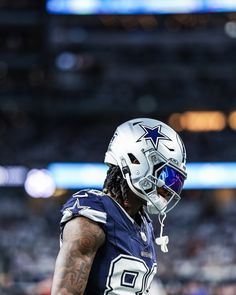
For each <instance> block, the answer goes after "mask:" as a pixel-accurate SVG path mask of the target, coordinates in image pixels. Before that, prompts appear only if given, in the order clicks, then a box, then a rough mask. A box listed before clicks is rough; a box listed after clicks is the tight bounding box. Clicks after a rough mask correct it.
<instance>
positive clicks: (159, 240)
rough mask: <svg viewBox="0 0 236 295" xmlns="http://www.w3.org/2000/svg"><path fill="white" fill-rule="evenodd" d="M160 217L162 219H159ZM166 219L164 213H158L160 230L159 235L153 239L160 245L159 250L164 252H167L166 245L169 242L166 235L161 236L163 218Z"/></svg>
mask: <svg viewBox="0 0 236 295" xmlns="http://www.w3.org/2000/svg"><path fill="white" fill-rule="evenodd" d="M161 218H162V219H161ZM165 219H166V213H162V214H161V213H160V214H159V215H158V220H159V222H160V225H161V230H160V237H159V238H156V239H155V242H156V244H157V245H158V246H161V251H162V252H164V253H167V252H168V248H167V245H168V243H169V237H168V236H163V228H164V220H165Z"/></svg>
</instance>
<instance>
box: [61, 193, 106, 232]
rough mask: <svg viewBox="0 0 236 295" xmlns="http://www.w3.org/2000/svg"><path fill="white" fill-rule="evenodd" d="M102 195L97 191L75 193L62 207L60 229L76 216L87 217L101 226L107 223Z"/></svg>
mask: <svg viewBox="0 0 236 295" xmlns="http://www.w3.org/2000/svg"><path fill="white" fill-rule="evenodd" d="M103 195H104V194H103V193H102V192H100V191H97V190H82V191H79V192H77V193H75V194H74V195H73V196H72V197H71V198H70V199H69V200H68V201H67V202H66V203H65V205H64V206H63V208H62V210H61V212H62V215H63V216H62V219H61V227H64V225H65V223H66V222H68V221H69V220H71V219H73V218H74V217H77V216H84V217H87V218H89V219H91V220H93V221H95V222H98V223H101V224H103V225H105V224H106V222H107V213H106V211H105V208H104V205H103V201H102V196H103Z"/></svg>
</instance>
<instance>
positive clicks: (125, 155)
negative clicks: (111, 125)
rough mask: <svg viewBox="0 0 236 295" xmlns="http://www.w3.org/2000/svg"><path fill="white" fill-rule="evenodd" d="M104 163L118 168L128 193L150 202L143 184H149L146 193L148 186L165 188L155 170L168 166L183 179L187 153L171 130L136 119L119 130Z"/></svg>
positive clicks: (154, 122)
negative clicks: (124, 180) (129, 191)
mask: <svg viewBox="0 0 236 295" xmlns="http://www.w3.org/2000/svg"><path fill="white" fill-rule="evenodd" d="M104 162H105V163H107V164H112V165H118V166H119V167H120V169H121V171H122V173H123V176H124V178H125V179H126V180H127V182H128V185H129V187H130V189H131V190H132V191H133V192H135V193H136V194H137V195H138V196H139V197H141V198H143V199H145V200H146V201H150V198H151V199H153V192H152V193H151V194H150V193H147V191H148V190H146V189H145V181H147V182H149V185H147V184H148V183H147V182H146V185H147V189H148V188H149V186H150V183H152V184H153V183H155V185H156V186H158V187H160V186H163V184H164V182H163V181H162V182H161V179H159V178H158V177H157V171H158V169H157V167H163V166H165V165H170V166H171V167H172V168H173V169H174V170H176V171H178V172H179V173H180V174H182V175H183V176H184V178H186V172H185V169H186V168H185V163H186V150H185V147H184V144H183V142H182V140H181V138H180V137H179V135H178V134H177V133H176V132H175V131H174V130H173V129H172V128H171V127H169V126H168V125H166V124H165V123H163V122H161V121H158V120H155V119H148V118H137V119H133V120H130V121H127V122H125V123H123V124H121V125H120V126H118V127H117V129H116V131H115V133H114V135H113V137H112V139H111V141H110V144H109V146H108V150H107V152H106V154H105V160H104ZM162 179H163V178H162ZM158 181H159V183H158V185H157V182H158ZM149 191H150V189H149ZM155 191H156V189H155ZM151 195H152V197H151ZM177 195H178V196H179V194H178V193H177ZM157 197H158V196H157ZM151 202H152V201H151Z"/></svg>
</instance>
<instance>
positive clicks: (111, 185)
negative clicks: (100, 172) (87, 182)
mask: <svg viewBox="0 0 236 295" xmlns="http://www.w3.org/2000/svg"><path fill="white" fill-rule="evenodd" d="M103 191H104V193H109V194H110V195H111V197H112V198H114V199H115V200H116V201H117V202H118V203H119V204H121V205H122V204H123V202H124V200H125V199H127V198H128V192H129V187H128V184H127V182H126V180H125V179H124V178H123V175H122V172H121V170H120V167H119V166H114V165H111V166H110V167H109V169H108V171H107V176H106V179H105V181H104V185H103Z"/></svg>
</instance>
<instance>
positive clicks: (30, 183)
mask: <svg viewBox="0 0 236 295" xmlns="http://www.w3.org/2000/svg"><path fill="white" fill-rule="evenodd" d="M9 169H10V171H11V173H9ZM107 169H108V167H107V166H106V165H105V164H102V163H52V164H50V165H48V167H47V169H31V170H29V169H27V168H26V167H21V166H19V167H17V166H14V169H13V170H12V167H10V168H9V167H7V166H5V167H4V166H0V187H16V186H18V187H24V188H25V190H26V192H27V194H28V195H29V196H31V197H33V198H48V197H52V196H53V197H60V196H63V195H64V194H65V193H66V192H67V190H68V189H69V190H70V189H73V190H79V189H83V188H94V189H101V188H102V187H103V182H104V179H105V177H106V173H107ZM12 171H14V173H12ZM16 171H17V173H15V172H16ZM19 171H20V172H19ZM27 171H28V173H27ZM187 173H188V178H187V180H186V182H185V185H184V189H227V188H229V189H233V188H235V189H236V162H219V163H216V162H212V163H206V162H205V163H204V162H202V163H188V164H187ZM13 175H15V176H14V177H13Z"/></svg>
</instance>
